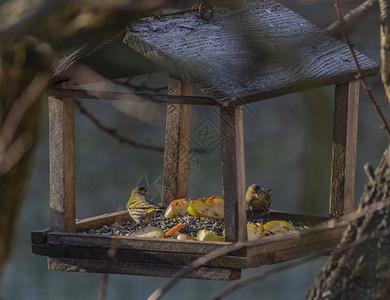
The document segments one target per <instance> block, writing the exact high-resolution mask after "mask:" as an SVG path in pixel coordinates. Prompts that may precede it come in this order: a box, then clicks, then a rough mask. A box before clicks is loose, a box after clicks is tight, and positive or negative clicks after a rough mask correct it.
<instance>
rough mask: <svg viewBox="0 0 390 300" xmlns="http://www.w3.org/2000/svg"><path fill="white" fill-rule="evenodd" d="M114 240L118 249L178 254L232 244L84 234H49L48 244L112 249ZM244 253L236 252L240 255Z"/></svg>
mask: <svg viewBox="0 0 390 300" xmlns="http://www.w3.org/2000/svg"><path fill="white" fill-rule="evenodd" d="M112 240H116V242H117V243H118V247H119V246H120V247H121V248H123V249H133V250H145V251H162V252H177V253H200V254H204V253H208V252H210V251H213V250H215V249H219V248H221V247H223V246H225V245H228V244H230V243H225V242H198V241H180V240H174V239H157V238H153V239H151V238H130V237H121V236H104V235H92V234H84V233H64V232H49V233H48V234H47V242H48V244H51V245H60V246H61V245H62V246H83V247H105V248H109V247H111V244H112ZM240 253H242V255H243V254H244V251H240V252H235V253H234V255H239V254H240Z"/></svg>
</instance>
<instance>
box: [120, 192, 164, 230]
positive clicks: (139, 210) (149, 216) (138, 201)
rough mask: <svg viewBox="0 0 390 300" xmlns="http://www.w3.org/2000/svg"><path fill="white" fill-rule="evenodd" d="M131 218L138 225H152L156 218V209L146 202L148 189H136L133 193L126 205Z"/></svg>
mask: <svg viewBox="0 0 390 300" xmlns="http://www.w3.org/2000/svg"><path fill="white" fill-rule="evenodd" d="M126 208H127V210H128V211H129V214H130V216H131V217H132V218H133V220H134V221H135V222H136V223H141V222H142V223H144V224H148V223H150V222H151V221H152V220H153V219H154V217H155V216H156V211H157V210H156V207H155V206H154V205H152V204H150V203H149V202H148V201H147V200H146V189H145V188H144V187H136V188H135V189H133V191H132V192H131V196H130V199H129V201H128V202H127V204H126Z"/></svg>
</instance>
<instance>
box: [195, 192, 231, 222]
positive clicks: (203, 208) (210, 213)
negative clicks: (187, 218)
mask: <svg viewBox="0 0 390 300" xmlns="http://www.w3.org/2000/svg"><path fill="white" fill-rule="evenodd" d="M223 207H224V205H223V198H221V197H216V196H213V197H210V198H207V199H205V198H201V199H196V200H194V201H191V202H190V205H189V207H188V213H189V214H190V215H192V216H195V217H206V218H212V219H217V220H222V219H223V217H224V213H223Z"/></svg>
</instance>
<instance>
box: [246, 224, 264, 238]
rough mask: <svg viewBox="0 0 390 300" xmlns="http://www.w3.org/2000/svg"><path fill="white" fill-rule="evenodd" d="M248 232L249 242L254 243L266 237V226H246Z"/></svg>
mask: <svg viewBox="0 0 390 300" xmlns="http://www.w3.org/2000/svg"><path fill="white" fill-rule="evenodd" d="M246 230H247V234H248V241H253V240H257V239H260V238H262V237H264V226H263V224H253V223H248V224H246Z"/></svg>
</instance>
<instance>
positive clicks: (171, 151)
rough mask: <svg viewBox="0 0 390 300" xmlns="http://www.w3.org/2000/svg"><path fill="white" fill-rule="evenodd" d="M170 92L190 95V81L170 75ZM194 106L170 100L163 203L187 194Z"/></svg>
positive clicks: (167, 203)
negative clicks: (192, 107)
mask: <svg viewBox="0 0 390 300" xmlns="http://www.w3.org/2000/svg"><path fill="white" fill-rule="evenodd" d="M168 94H170V95H181V96H190V95H191V94H192V87H191V85H190V84H189V83H188V82H185V81H179V80H176V79H174V78H169V83H168ZM190 132H191V106H190V105H188V104H168V105H167V119H166V127H165V151H164V176H163V192H162V204H163V206H164V207H167V206H168V205H169V203H170V202H171V201H172V200H174V199H178V198H187V191H188V168H189V154H190Z"/></svg>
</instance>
